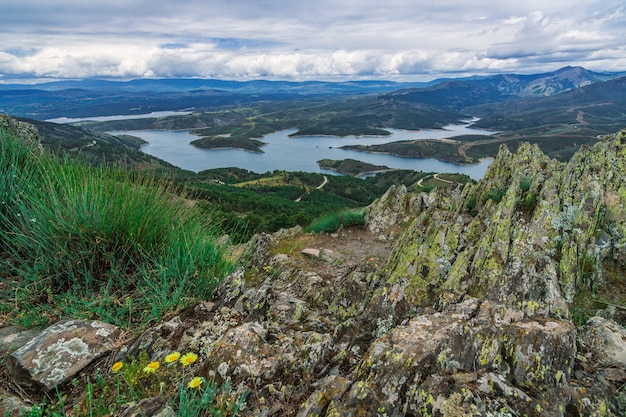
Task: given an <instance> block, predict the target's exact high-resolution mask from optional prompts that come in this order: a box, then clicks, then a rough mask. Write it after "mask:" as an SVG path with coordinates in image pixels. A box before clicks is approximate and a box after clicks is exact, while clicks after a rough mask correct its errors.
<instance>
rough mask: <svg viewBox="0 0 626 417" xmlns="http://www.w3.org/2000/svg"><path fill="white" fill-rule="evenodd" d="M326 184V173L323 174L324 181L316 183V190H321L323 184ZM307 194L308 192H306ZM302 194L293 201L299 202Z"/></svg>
mask: <svg viewBox="0 0 626 417" xmlns="http://www.w3.org/2000/svg"><path fill="white" fill-rule="evenodd" d="M326 184H328V177H327V176H326V175H324V181H322V183H321V184H320V185H318V186H317V187H315V189H316V190H321V189H322V188H324V186H325V185H326ZM307 194H308V193H307ZM302 197H303V196H300V197H298V198H296V199H295V200H294V201H295V202H296V203H299V202H300V201H301V200H302Z"/></svg>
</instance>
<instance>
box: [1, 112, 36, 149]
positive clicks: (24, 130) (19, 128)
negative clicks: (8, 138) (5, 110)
mask: <svg viewBox="0 0 626 417" xmlns="http://www.w3.org/2000/svg"><path fill="white" fill-rule="evenodd" d="M0 128H1V129H3V130H6V131H9V132H12V133H13V134H14V135H15V136H16V137H18V138H21V139H22V140H23V141H24V142H26V143H28V144H31V145H34V146H35V148H36V149H38V150H39V151H42V150H43V147H42V146H41V138H40V137H39V131H38V130H37V128H36V127H35V126H33V125H32V124H30V123H25V122H20V121H19V120H15V119H13V118H12V117H10V116H8V115H6V114H0Z"/></svg>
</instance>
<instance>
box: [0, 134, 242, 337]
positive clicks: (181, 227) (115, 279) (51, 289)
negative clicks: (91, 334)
mask: <svg viewBox="0 0 626 417" xmlns="http://www.w3.org/2000/svg"><path fill="white" fill-rule="evenodd" d="M0 139H1V141H2V144H1V150H2V152H1V154H0V175H1V177H0V197H1V202H2V206H1V208H0V253H3V256H1V257H0V273H1V274H2V275H3V276H4V277H5V278H6V279H5V285H3V286H0V314H1V315H6V316H8V317H9V318H11V319H13V321H16V322H17V323H18V324H22V325H26V326H28V325H36V324H44V323H45V322H46V321H49V320H52V319H56V318H58V317H61V316H70V317H78V318H98V319H102V320H104V321H107V322H109V323H114V324H117V325H121V326H125V327H129V326H136V325H140V327H141V326H142V325H144V324H146V323H147V322H149V321H151V320H154V319H160V318H162V317H163V316H164V315H166V314H168V313H172V312H175V311H177V310H179V309H181V308H184V307H187V306H189V305H190V304H191V303H193V302H195V301H198V300H201V299H203V298H206V297H208V296H210V294H211V292H212V290H213V289H214V287H215V286H216V285H217V283H218V282H219V280H220V279H221V278H222V277H223V276H224V275H225V274H226V273H227V272H228V271H229V270H230V267H231V265H230V263H229V261H228V260H227V257H226V255H225V252H224V249H223V248H222V247H220V246H219V245H218V244H217V243H216V238H215V236H214V235H215V233H214V230H213V225H214V224H216V221H215V220H214V219H212V218H210V217H208V218H207V217H206V216H205V215H203V214H201V213H200V211H198V210H197V209H196V208H195V207H193V206H192V205H190V204H188V203H187V202H186V200H185V199H184V198H183V197H181V196H178V195H176V194H174V193H173V192H172V190H171V189H170V188H169V187H168V185H166V184H165V183H163V182H158V181H155V180H153V179H150V178H149V177H144V176H137V175H136V174H132V173H128V172H122V171H118V170H114V169H110V168H92V167H89V166H86V165H83V164H81V163H78V162H76V161H74V160H71V159H67V158H55V157H52V156H48V155H43V154H40V155H36V152H34V148H33V149H31V148H29V146H28V145H26V144H24V143H23V142H22V141H20V140H19V138H15V137H13V136H12V135H11V134H10V133H7V132H3V133H2V134H1V136H0Z"/></svg>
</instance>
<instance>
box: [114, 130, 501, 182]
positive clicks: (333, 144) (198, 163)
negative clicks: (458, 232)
mask: <svg viewBox="0 0 626 417" xmlns="http://www.w3.org/2000/svg"><path fill="white" fill-rule="evenodd" d="M468 126H469V124H465V125H449V126H446V127H445V128H444V130H421V131H406V130H396V129H387V130H388V131H390V132H391V133H392V135H390V136H386V137H378V136H377V137H371V136H370V137H366V136H361V137H354V136H348V137H337V136H303V137H289V135H290V134H292V133H295V132H296V130H295V129H289V130H282V131H279V132H274V133H270V134H268V135H265V136H264V137H263V138H261V139H260V140H261V141H262V142H264V143H266V145H265V146H263V147H262V148H261V149H262V151H263V153H253V152H248V151H244V150H240V149H210V150H207V149H200V148H197V147H195V146H193V145H190V142H191V141H193V140H196V139H198V136H195V135H193V134H191V133H190V132H191V131H189V130H179V131H169V130H133V131H114V132H107V133H109V134H113V135H119V134H129V135H133V136H137V137H140V138H142V139H144V140H145V141H147V142H148V144H147V145H144V146H142V148H141V150H142V151H143V152H145V153H147V154H149V155H153V156H156V157H158V158H160V159H163V160H164V161H167V162H169V163H171V164H173V165H176V166H178V167H180V168H183V169H186V170H190V171H194V172H199V171H202V170H206V169H212V168H226V167H238V168H244V169H247V170H249V171H253V172H257V173H264V172H267V171H274V170H284V171H305V172H324V173H330V174H332V172H328V171H325V170H322V169H320V168H319V166H318V165H317V161H319V160H321V159H337V160H338V159H347V158H351V159H356V160H359V161H363V162H367V163H370V164H374V165H385V166H388V167H389V168H400V169H411V170H415V171H424V172H441V173H460V174H466V175H468V176H469V177H471V178H473V179H475V180H479V179H481V178H482V177H483V175H484V174H485V171H486V170H487V166H488V165H489V163H490V162H491V160H490V159H485V160H483V161H481V162H480V163H479V164H476V165H456V164H453V163H449V162H442V161H438V160H436V159H432V158H431V159H417V158H403V157H398V156H392V155H386V154H375V153H368V152H359V151H353V150H344V149H339V148H340V147H341V146H344V145H359V144H360V145H374V144H381V143H388V142H395V141H399V140H415V139H422V140H423V139H443V138H453V137H454V136H458V135H468V134H470V135H471V134H484V135H491V134H493V133H494V132H489V131H485V130H479V129H470V128H468Z"/></svg>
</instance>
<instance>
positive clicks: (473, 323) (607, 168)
mask: <svg viewBox="0 0 626 417" xmlns="http://www.w3.org/2000/svg"><path fill="white" fill-rule="evenodd" d="M367 219H368V228H369V230H360V229H346V230H342V231H340V232H338V233H337V234H334V235H315V236H314V235H306V234H304V233H303V232H302V230H300V229H291V230H285V231H282V232H280V233H277V234H274V235H265V234H262V235H258V236H255V237H254V238H253V239H252V240H251V242H249V244H248V245H247V247H246V248H245V250H244V251H243V254H244V255H243V256H242V258H241V259H242V261H241V264H240V265H239V268H238V269H237V270H236V271H235V272H233V273H232V274H231V275H230V276H229V277H227V279H226V280H224V281H223V282H222V283H221V284H220V286H219V287H218V288H217V290H216V292H215V295H214V297H213V298H212V299H211V300H207V301H206V302H204V303H201V304H200V305H198V306H196V307H195V308H193V309H190V310H188V311H185V312H184V313H183V314H181V315H179V316H177V317H174V318H172V319H171V320H169V321H168V322H165V323H160V324H158V325H156V326H154V327H152V328H150V329H148V330H146V331H145V332H144V333H143V334H142V335H140V336H139V337H138V338H137V339H136V340H134V341H132V342H131V343H128V344H127V346H124V347H122V348H121V349H120V350H119V351H118V352H116V353H115V355H116V356H115V360H118V359H123V358H126V357H135V356H137V355H138V354H140V353H141V352H146V353H147V354H148V356H149V357H150V359H151V360H159V359H162V358H163V357H164V356H165V355H166V354H167V353H168V352H171V351H175V350H177V351H181V352H182V351H194V352H197V353H198V355H199V359H198V362H197V363H196V364H195V365H194V372H196V373H198V374H199V375H202V376H206V377H207V378H209V377H215V378H217V380H220V381H223V380H230V381H231V383H232V384H234V385H235V386H239V387H241V389H243V390H245V391H246V392H247V397H246V401H247V405H246V407H245V409H244V410H242V411H241V415H246V416H259V415H260V416H283V415H284V416H287V415H297V416H299V417H306V416H311V417H312V416H327V417H330V416H405V415H406V416H522V415H528V416H543V415H546V416H571V415H576V416H578V415H584V416H587V415H588V416H592V415H598V416H600V415H623V413H624V412H625V410H626V394H625V393H624V392H623V387H624V384H625V383H626V358H625V352H626V345H625V344H624V343H625V340H626V332H625V331H624V327H623V325H624V323H625V322H626V320H624V316H623V313H622V312H623V306H611V305H610V303H607V304H606V305H605V306H606V307H608V308H605V309H603V310H602V311H601V312H600V313H601V315H602V317H600V316H597V317H593V318H591V319H589V320H587V322H586V324H585V325H584V326H579V324H580V323H579V322H578V321H577V320H575V319H576V314H574V313H575V310H574V307H576V306H577V305H578V303H580V297H585V296H586V295H590V294H594V293H595V292H596V291H598V290H599V289H601V288H606V286H607V283H610V285H612V286H613V287H614V288H615V289H616V291H619V290H621V289H622V288H623V286H624V284H625V282H626V279H625V278H624V276H625V273H624V268H626V249H625V247H626V132H622V133H620V134H618V135H616V137H615V138H612V139H610V140H605V141H601V142H598V144H597V145H595V146H594V147H593V148H582V149H581V150H580V151H579V152H578V153H577V154H576V155H575V156H574V157H573V158H572V160H571V161H569V162H568V163H567V164H563V163H559V162H556V161H554V160H551V159H549V158H548V157H546V156H545V155H544V154H543V153H541V151H540V150H539V149H538V148H537V147H535V146H530V145H524V146H521V147H520V148H519V150H518V151H517V152H516V153H515V154H512V153H510V152H509V151H508V150H507V149H506V148H504V147H503V148H502V149H501V150H500V152H499V154H498V156H497V157H496V159H495V160H494V161H493V163H492V164H491V165H490V167H489V169H488V172H487V173H486V175H485V178H484V179H483V180H481V181H480V182H478V183H477V184H474V185H465V186H464V187H458V188H456V189H454V190H449V191H439V190H437V189H435V190H433V191H431V193H429V194H421V195H411V194H410V193H408V192H407V190H406V188H404V187H394V188H392V189H390V190H389V192H388V193H387V194H386V195H385V196H384V197H383V198H381V199H380V200H379V201H377V202H375V203H374V204H372V205H371V206H370V207H369V208H368V214H367ZM392 246H393V248H392ZM573 312H574V313H573ZM66 340H69V339H68V338H66ZM103 343H106V342H103ZM26 346H28V345H26ZM33 349H34V346H31V347H29V348H25V347H22V348H21V349H20V351H23V352H22V353H26V351H29V350H33ZM13 355H15V354H13ZM149 403H150V404H157V406H154V407H153V406H152V405H151V408H150V410H152V411H145V410H147V408H142V407H143V405H146V404H143V405H142V404H135V405H133V406H132V407H129V410H135V411H136V410H138V409H139V408H141V409H142V410H144V411H142V413H144V414H145V413H147V414H151V413H152V414H158V413H168V412H169V411H170V410H169V409H166V407H165V406H162V405H161V404H162V403H160V402H159V401H158V399H157V400H154V401H150V402H149ZM152 408H154V409H152ZM135 411H129V412H131V413H132V412H135ZM129 415H130V414H129ZM161 415H164V414H161Z"/></svg>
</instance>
